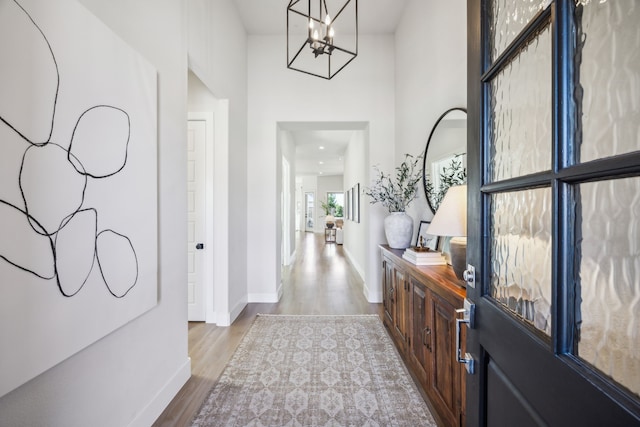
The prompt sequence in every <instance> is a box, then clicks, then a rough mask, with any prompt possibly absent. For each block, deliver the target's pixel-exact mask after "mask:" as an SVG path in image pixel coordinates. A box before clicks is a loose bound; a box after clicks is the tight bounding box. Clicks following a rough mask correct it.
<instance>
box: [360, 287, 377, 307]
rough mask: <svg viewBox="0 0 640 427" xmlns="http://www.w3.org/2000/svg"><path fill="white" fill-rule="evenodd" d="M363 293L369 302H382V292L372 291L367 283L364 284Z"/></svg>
mask: <svg viewBox="0 0 640 427" xmlns="http://www.w3.org/2000/svg"><path fill="white" fill-rule="evenodd" d="M362 293H363V294H364V297H365V298H366V299H367V301H368V302H370V303H372V304H375V303H381V302H382V292H372V291H371V289H369V286H367V284H366V283H363V284H362Z"/></svg>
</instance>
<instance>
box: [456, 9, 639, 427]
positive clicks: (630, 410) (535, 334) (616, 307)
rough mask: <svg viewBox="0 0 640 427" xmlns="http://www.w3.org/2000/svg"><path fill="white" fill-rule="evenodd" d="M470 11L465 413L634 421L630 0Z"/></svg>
mask: <svg viewBox="0 0 640 427" xmlns="http://www.w3.org/2000/svg"><path fill="white" fill-rule="evenodd" d="M467 12H468V18H469V21H468V23H469V25H468V40H469V44H468V49H469V50H468V53H469V63H468V67H469V77H468V78H469V86H468V97H469V103H468V111H469V114H468V132H469V138H468V164H469V175H468V181H469V182H468V186H469V187H468V188H469V200H468V206H469V218H468V234H469V236H468V252H467V259H468V263H469V264H471V265H473V266H474V267H475V269H476V280H475V287H471V286H468V288H467V295H468V299H470V300H471V301H472V302H474V303H475V304H476V311H475V312H476V317H475V324H474V328H473V329H469V331H468V335H467V337H468V338H467V351H468V352H469V353H470V354H471V355H472V356H473V358H474V359H475V373H474V374H473V375H468V376H467V378H468V382H467V423H468V424H469V425H472V426H476V425H482V426H484V425H489V426H529V425H531V426H538V425H550V426H592V425H593V426H614V425H620V426H632V425H640V397H639V396H640V2H638V1H637V0H557V1H550V0H469V1H468V11H467Z"/></svg>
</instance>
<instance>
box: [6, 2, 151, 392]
mask: <svg viewBox="0 0 640 427" xmlns="http://www.w3.org/2000/svg"><path fill="white" fill-rule="evenodd" d="M0 56H1V59H0V293H1V294H2V297H1V298H0V360H1V363H0V396H2V395H4V394H6V393H8V392H9V391H11V390H13V389H15V388H16V387H18V386H20V385H21V384H24V383H25V382H26V381H28V380H30V379H32V378H34V377H35V376H37V375H39V374H40V373H42V372H44V371H46V370H47V369H49V368H51V367H52V366H54V365H56V364H58V363H60V362H61V361H63V360H64V359H66V358H68V357H70V356H71V355H73V354H74V353H76V352H78V351H80V350H82V349H83V348H85V347H87V346H89V345H90V344H92V343H94V342H95V341H97V340H98V339H100V338H102V337H104V336H105V335H107V334H109V333H111V332H113V331H114V330H116V329H117V328H119V327H121V326H123V325H124V324H126V323H127V322H129V321H131V320H132V319H134V318H136V317H138V316H140V315H141V314H142V313H144V312H146V311H148V310H149V309H150V308H152V307H154V306H155V305H156V304H157V299H158V284H157V281H158V278H157V257H158V250H157V247H158V243H157V242H158V237H157V228H158V225H157V224H158V220H157V178H158V177H157V76H156V71H155V69H154V68H153V66H151V65H150V64H149V63H148V62H147V61H146V60H145V59H144V58H142V57H141V56H140V55H139V54H138V53H137V52H136V51H135V50H134V49H133V48H132V47H130V46H128V45H127V44H126V43H125V42H123V40H122V39H120V38H119V37H118V36H117V35H116V34H115V33H113V32H112V31H111V30H110V29H109V28H108V27H107V26H106V25H104V24H103V23H102V22H101V21H100V20H98V19H97V18H96V17H95V16H93V15H92V14H91V13H90V12H89V11H88V10H86V9H85V8H84V7H83V6H82V5H80V4H79V3H78V2H77V1H75V0H0Z"/></svg>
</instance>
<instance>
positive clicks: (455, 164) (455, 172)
mask: <svg viewBox="0 0 640 427" xmlns="http://www.w3.org/2000/svg"><path fill="white" fill-rule="evenodd" d="M461 156H462V154H458V155H457V156H455V157H454V158H453V160H452V161H451V164H450V165H449V166H445V167H443V168H442V170H441V171H440V187H439V188H438V189H437V190H436V189H435V188H434V186H433V182H432V181H431V180H430V179H428V178H427V177H425V180H426V190H427V197H428V198H429V202H431V206H432V207H433V209H434V210H438V208H439V207H440V203H442V199H444V195H445V194H446V193H447V190H448V189H449V187H453V186H454V185H460V184H464V183H466V182H467V169H466V168H465V167H463V166H462V159H460V157H461Z"/></svg>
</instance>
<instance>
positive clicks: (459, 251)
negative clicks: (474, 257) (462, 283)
mask: <svg viewBox="0 0 640 427" xmlns="http://www.w3.org/2000/svg"><path fill="white" fill-rule="evenodd" d="M449 251H450V254H451V267H453V271H454V273H456V277H457V278H458V279H460V280H464V279H463V278H462V275H463V274H464V270H465V269H466V268H467V238H466V237H454V238H453V239H451V241H450V243H449Z"/></svg>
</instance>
